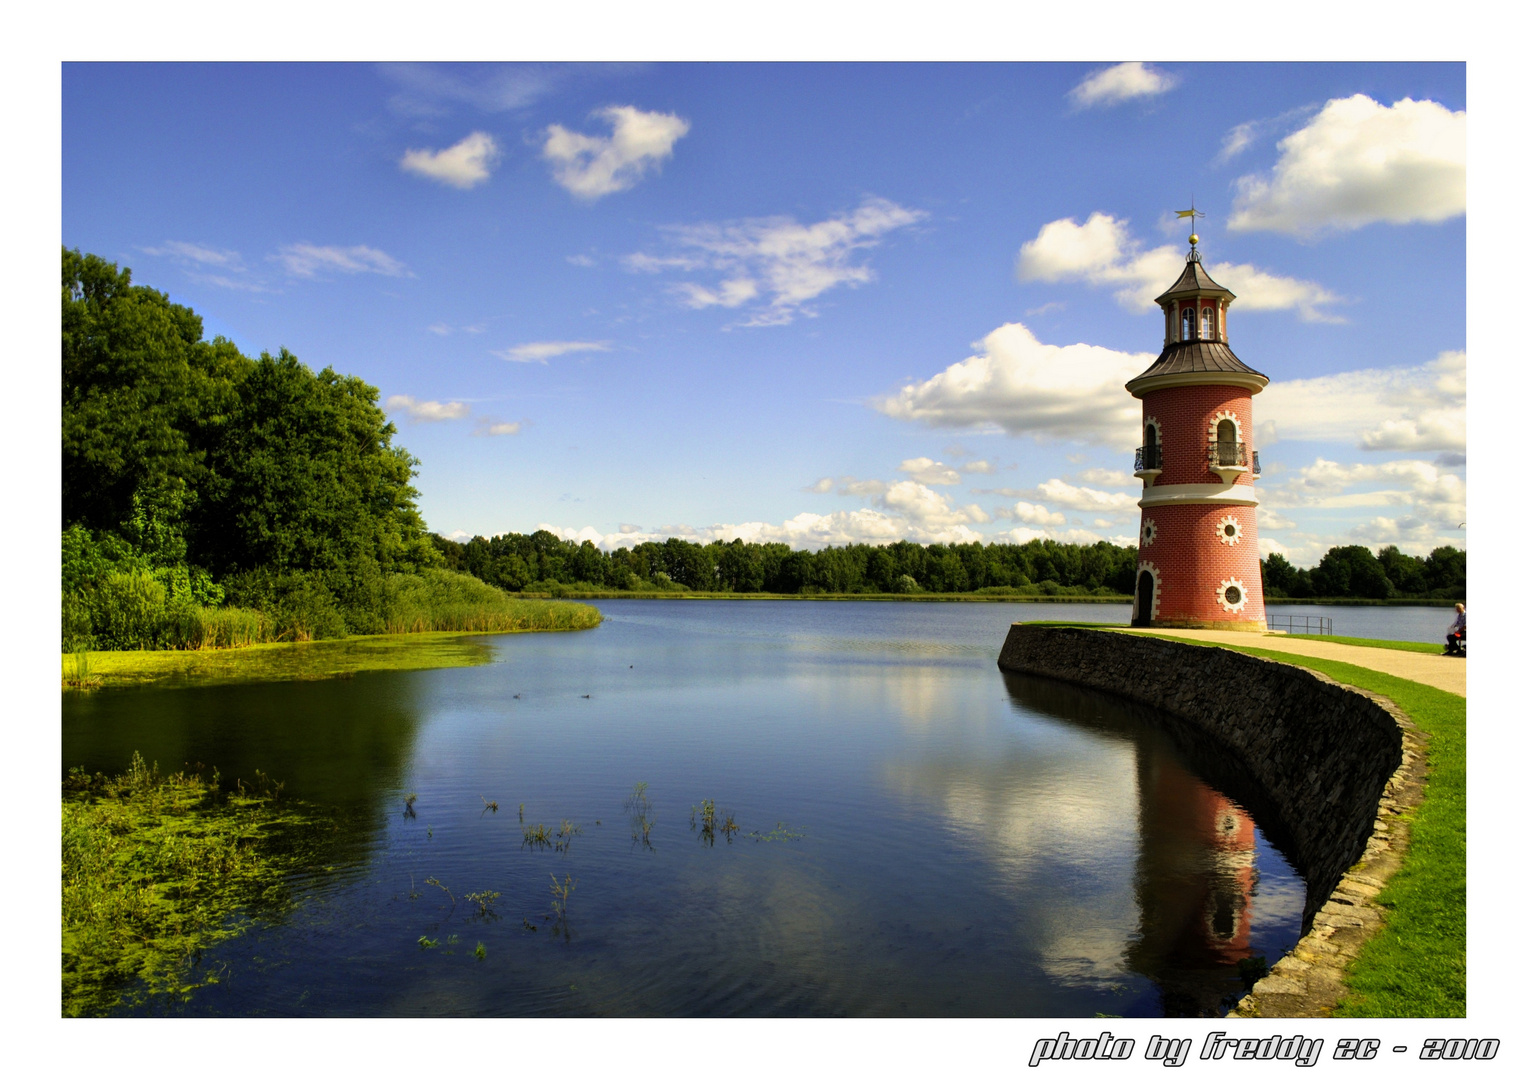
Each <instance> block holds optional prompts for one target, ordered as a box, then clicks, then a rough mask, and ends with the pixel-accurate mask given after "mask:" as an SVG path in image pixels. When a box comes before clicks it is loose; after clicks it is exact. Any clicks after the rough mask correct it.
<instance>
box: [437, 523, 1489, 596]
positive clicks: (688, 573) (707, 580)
mask: <svg viewBox="0 0 1528 1080" xmlns="http://www.w3.org/2000/svg"><path fill="white" fill-rule="evenodd" d="M431 540H432V541H433V542H434V544H435V546H436V548H437V549H438V550H439V551H440V553H441V554H442V556H443V557H444V560H445V565H446V566H448V567H450V568H452V569H454V570H460V571H463V572H465V573H468V574H472V575H473V576H475V577H478V578H480V579H482V580H483V581H486V582H488V583H489V584H491V585H497V586H498V587H499V588H501V589H505V590H508V591H510V592H532V593H551V594H554V595H555V594H561V593H564V592H569V591H572V592H605V591H615V592H632V593H640V592H721V593H774V594H780V595H795V596H803V595H804V596H811V595H821V594H844V595H855V594H882V595H884V594H903V595H908V594H915V593H977V594H986V595H1012V596H1018V597H1025V596H1128V595H1129V594H1130V592H1131V589H1132V587H1133V585H1134V580H1135V568H1136V549H1135V547H1134V546H1133V545H1132V546H1126V547H1121V546H1119V545H1117V544H1111V543H1108V542H1107V541H1099V542H1098V543H1095V544H1062V543H1058V542H1057V541H1054V540H1030V541H1028V542H1027V543H1024V544H997V543H989V544H980V543H970V544H927V545H924V544H914V543H911V542H909V541H899V542H897V543H895V544H886V545H884V546H876V545H870V544H849V545H846V546H843V547H825V548H822V549H821V550H818V551H796V550H792V549H791V547H790V546H789V545H787V544H779V543H773V544H756V543H749V542H745V541H743V540H732V541H723V540H713V541H711V542H710V543H706V544H698V543H694V542H691V541H688V540H683V539H680V538H677V537H675V538H671V539H669V540H666V541H664V542H662V543H657V542H654V541H648V542H645V543H641V544H637V545H634V546H632V547H629V548H627V547H622V548H616V549H615V550H613V551H601V550H600V549H599V548H597V547H595V546H594V544H593V543H591V542H590V541H587V540H585V541H583V542H581V543H580V542H577V541H573V540H563V539H560V538H559V537H558V536H556V535H555V534H553V533H551V532H548V531H546V530H544V529H542V530H538V531H537V532H534V533H531V534H529V535H526V534H523V533H513V532H512V533H504V534H502V535H499V536H495V537H492V538H491V539H490V538H486V537H482V536H475V537H473V538H472V539H471V540H469V541H467V542H465V543H461V542H458V541H455V540H448V539H446V538H445V537H442V536H438V535H432V536H431ZM1262 565H1263V585H1264V595H1265V596H1267V597H1269V598H1271V599H1279V598H1284V597H1291V598H1308V597H1319V598H1323V599H1342V598H1355V599H1357V598H1362V599H1463V597H1464V580H1465V559H1464V552H1462V551H1459V550H1458V549H1456V548H1453V547H1440V548H1437V549H1435V550H1434V551H1433V552H1432V554H1430V555H1428V556H1427V557H1426V558H1425V559H1424V558H1416V557H1414V556H1411V555H1406V554H1403V553H1402V552H1400V551H1399V550H1398V549H1397V548H1395V547H1387V548H1383V549H1381V551H1380V553H1379V555H1378V556H1376V555H1375V554H1374V553H1373V552H1372V551H1370V550H1369V549H1368V548H1366V547H1362V546H1357V545H1355V546H1349V547H1334V548H1332V549H1331V550H1329V551H1328V552H1327V553H1326V554H1325V555H1324V556H1322V558H1321V561H1320V563H1319V564H1318V565H1316V566H1315V567H1313V568H1311V569H1308V570H1307V569H1300V568H1296V567H1294V566H1293V565H1291V564H1290V563H1289V561H1288V560H1287V559H1285V558H1284V557H1283V556H1281V555H1270V556H1269V557H1268V559H1267V560H1265V561H1264V562H1263V564H1262Z"/></svg>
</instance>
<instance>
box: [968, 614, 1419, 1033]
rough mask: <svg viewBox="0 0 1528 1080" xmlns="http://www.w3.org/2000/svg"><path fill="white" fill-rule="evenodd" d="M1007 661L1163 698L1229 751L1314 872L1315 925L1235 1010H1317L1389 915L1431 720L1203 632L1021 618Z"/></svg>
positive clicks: (1310, 906)
mask: <svg viewBox="0 0 1528 1080" xmlns="http://www.w3.org/2000/svg"><path fill="white" fill-rule="evenodd" d="M998 666H999V667H1000V668H1002V669H1004V670H1006V671H1019V672H1024V673H1027V674H1031V675H1041V676H1045V677H1048V678H1054V679H1061V680H1064V681H1066V682H1071V683H1077V684H1080V685H1083V686H1088V687H1092V688H1094V689H1098V690H1104V691H1107V692H1109V693H1114V694H1118V695H1120V696H1123V697H1126V698H1129V699H1130V700H1132V701H1137V702H1141V703H1142V704H1146V705H1150V706H1153V707H1154V708H1157V709H1160V710H1162V711H1163V712H1165V713H1167V714H1169V715H1170V716H1171V717H1173V718H1175V719H1176V720H1178V721H1180V722H1181V723H1182V724H1184V725H1185V726H1186V727H1187V728H1188V729H1189V730H1191V731H1193V732H1195V733H1196V736H1203V737H1205V738H1206V739H1207V740H1209V741H1210V742H1211V743H1212V744H1214V745H1215V746H1216V747H1217V748H1219V749H1221V750H1223V751H1226V752H1228V753H1229V754H1231V755H1232V756H1233V757H1234V758H1235V760H1236V761H1237V762H1238V764H1239V765H1240V767H1241V769H1243V770H1244V771H1245V773H1246V775H1247V777H1248V779H1249V780H1251V781H1252V783H1253V784H1254V785H1255V786H1256V788H1257V789H1259V790H1258V795H1259V797H1258V799H1257V800H1256V801H1257V802H1258V803H1260V804H1261V805H1259V806H1257V807H1256V808H1255V811H1254V812H1255V813H1258V814H1263V815H1266V814H1267V813H1269V812H1271V813H1273V814H1274V815H1276V817H1277V819H1278V820H1277V821H1273V822H1270V821H1267V820H1261V821H1260V822H1259V824H1261V825H1262V826H1263V827H1264V830H1265V832H1274V833H1277V835H1278V839H1279V841H1280V843H1281V846H1282V847H1284V849H1285V854H1286V855H1287V856H1288V857H1289V859H1290V861H1291V862H1292V863H1293V864H1294V865H1295V867H1296V869H1298V870H1299V871H1300V873H1301V874H1302V875H1303V876H1304V877H1305V882H1306V898H1305V912H1304V919H1303V923H1302V930H1303V931H1304V935H1305V936H1304V937H1302V939H1301V941H1300V943H1299V945H1297V946H1296V948H1295V949H1294V951H1293V952H1292V953H1291V954H1290V955H1288V956H1286V957H1284V958H1283V959H1282V960H1280V961H1279V962H1278V963H1277V964H1275V965H1274V968H1273V970H1272V972H1271V973H1270V975H1269V977H1267V978H1265V979H1263V980H1262V981H1260V982H1259V983H1258V984H1257V986H1256V987H1255V988H1254V990H1253V992H1252V994H1250V995H1249V996H1248V998H1247V999H1244V1000H1243V1002H1242V1004H1241V1005H1239V1006H1238V1007H1237V1009H1236V1010H1235V1015H1242V1016H1256V1015H1264V1016H1275V1015H1278V1016H1313V1015H1321V1014H1323V1013H1325V1012H1328V1011H1329V1010H1330V1008H1331V1006H1332V1005H1333V1004H1335V1003H1336V1001H1337V999H1338V997H1339V996H1340V994H1341V990H1342V986H1341V976H1342V970H1343V968H1344V967H1345V965H1346V963H1347V962H1348V961H1349V960H1351V959H1352V957H1353V956H1354V955H1355V954H1356V953H1357V950H1358V948H1359V947H1360V946H1361V945H1362V943H1363V941H1364V940H1366V939H1367V938H1368V937H1370V936H1372V934H1373V933H1374V932H1375V931H1376V930H1377V929H1378V926H1379V922H1380V918H1381V911H1380V909H1379V908H1377V907H1376V906H1375V905H1373V904H1372V902H1371V900H1372V898H1373V897H1374V896H1375V895H1376V894H1377V893H1378V892H1379V890H1380V888H1381V887H1382V886H1383V884H1384V881H1385V880H1386V879H1388V878H1389V876H1390V875H1391V874H1392V873H1394V871H1395V869H1396V868H1397V867H1399V865H1400V855H1401V852H1402V851H1403V850H1404V845H1405V839H1406V830H1405V826H1404V822H1403V821H1402V820H1401V818H1400V814H1401V812H1402V811H1404V810H1407V809H1409V808H1411V807H1413V806H1415V805H1416V804H1417V803H1418V802H1419V801H1420V799H1421V793H1422V780H1423V769H1424V765H1423V760H1424V759H1423V754H1422V741H1421V736H1420V733H1419V732H1418V731H1417V730H1416V728H1415V726H1414V725H1413V724H1412V723H1411V722H1410V720H1409V719H1408V718H1407V717H1406V716H1405V715H1404V714H1402V713H1401V712H1400V711H1399V710H1397V709H1396V708H1395V707H1394V705H1392V704H1391V703H1390V702H1388V701H1385V700H1383V699H1378V698H1375V697H1373V696H1371V695H1369V694H1367V693H1364V692H1362V691H1359V690H1357V689H1355V688H1352V687H1346V686H1342V685H1340V684H1338V683H1336V682H1333V681H1332V680H1330V679H1328V678H1326V677H1325V676H1323V675H1319V674H1316V673H1315V672H1310V671H1306V670H1304V669H1302V668H1297V667H1294V666H1292V665H1290V664H1282V663H1278V662H1275V661H1270V660H1263V659H1260V658H1258V657H1253V656H1247V655H1245V654H1242V653H1237V652H1232V651H1230V650H1228V649H1217V648H1212V647H1206V646H1203V645H1190V644H1186V643H1183V642H1178V641H1166V640H1163V639H1160V638H1150V637H1144V636H1140V635H1136V634H1121V633H1112V632H1109V631H1102V630H1083V629H1075V628H1071V627H1045V626H1026V625H1025V624H1023V623H1015V624H1014V626H1013V627H1012V629H1010V630H1009V632H1008V639H1007V640H1006V641H1005V642H1004V643H1003V651H1002V653H1001V655H1000V656H999V657H998Z"/></svg>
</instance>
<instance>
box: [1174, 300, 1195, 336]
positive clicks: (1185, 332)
mask: <svg viewBox="0 0 1528 1080" xmlns="http://www.w3.org/2000/svg"><path fill="white" fill-rule="evenodd" d="M1194 330H1195V326H1194V309H1193V308H1184V309H1183V313H1182V316H1181V318H1180V319H1179V327H1178V336H1179V340H1181V341H1192V340H1194Z"/></svg>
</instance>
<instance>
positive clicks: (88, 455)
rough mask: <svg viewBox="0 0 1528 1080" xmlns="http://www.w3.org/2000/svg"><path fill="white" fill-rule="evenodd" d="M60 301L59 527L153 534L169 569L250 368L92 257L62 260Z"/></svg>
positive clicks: (192, 317)
mask: <svg viewBox="0 0 1528 1080" xmlns="http://www.w3.org/2000/svg"><path fill="white" fill-rule="evenodd" d="M62 300H63V309H62V325H63V347H62V376H63V378H62V389H63V403H62V427H63V518H64V520H63V524H64V525H65V526H69V525H82V526H84V527H85V528H87V529H91V530H95V531H101V530H119V529H123V528H125V527H126V528H137V529H138V530H140V532H142V531H143V530H148V533H151V534H152V535H149V534H148V533H144V534H143V535H141V536H140V537H139V539H142V540H144V541H146V542H148V543H149V544H150V545H151V546H154V547H156V548H157V549H158V554H159V557H161V558H173V557H174V551H173V550H172V549H178V548H179V547H180V545H181V544H182V543H183V541H184V539H185V538H184V536H183V535H181V534H183V531H184V528H185V524H186V521H185V519H186V515H187V512H188V511H189V510H190V508H191V507H192V506H194V504H195V502H196V496H197V492H198V490H199V488H200V486H201V485H202V483H203V482H204V481H205V480H206V478H207V464H206V457H207V452H208V449H209V447H210V446H211V445H213V444H215V443H216V442H217V441H218V439H219V438H220V436H221V433H222V430H223V429H224V427H225V426H226V424H227V421H228V416H229V411H230V409H231V407H232V406H233V404H234V402H235V400H236V394H235V390H234V385H235V383H236V381H237V380H238V379H239V378H240V377H241V376H242V374H243V373H244V371H245V370H246V369H247V366H248V361H247V360H245V359H244V357H242V356H241V355H240V354H239V352H238V350H237V349H236V348H235V347H234V346H233V345H232V344H231V343H230V342H227V341H224V340H222V339H217V340H214V341H212V342H206V341H203V340H202V322H201V319H200V317H199V316H197V315H196V313H195V312H193V311H192V310H191V309H190V308H187V307H183V306H181V305H179V304H172V303H170V301H169V298H168V297H167V296H165V294H164V293H161V292H156V291H155V290H153V289H149V288H145V287H143V286H138V285H134V284H132V272H131V271H130V270H127V269H123V270H120V271H119V270H118V269H117V267H116V265H115V264H114V263H110V262H107V261H106V260H104V259H102V258H100V257H98V256H95V255H81V254H80V253H79V252H78V251H69V250H64V252H63V292H62ZM134 519H136V523H135V520H134ZM181 557H184V555H183V554H182V555H181Z"/></svg>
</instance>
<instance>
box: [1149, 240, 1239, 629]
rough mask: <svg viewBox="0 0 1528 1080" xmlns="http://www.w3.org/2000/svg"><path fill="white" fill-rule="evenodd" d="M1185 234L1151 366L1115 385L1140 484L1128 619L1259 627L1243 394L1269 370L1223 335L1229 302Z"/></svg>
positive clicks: (1163, 299) (1165, 297) (1164, 298)
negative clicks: (1124, 404)
mask: <svg viewBox="0 0 1528 1080" xmlns="http://www.w3.org/2000/svg"><path fill="white" fill-rule="evenodd" d="M1198 243H1199V237H1198V236H1190V237H1189V245H1190V246H1189V253H1188V262H1187V264H1186V265H1185V266H1184V268H1183V273H1182V274H1181V275H1179V277H1178V280H1177V281H1175V282H1174V283H1173V286H1172V288H1170V289H1168V290H1167V291H1166V292H1165V293H1163V294H1162V295H1161V296H1159V297H1157V303H1159V304H1161V305H1162V311H1163V312H1164V313H1165V315H1166V318H1167V336H1166V340H1165V341H1164V343H1163V348H1162V355H1161V356H1159V357H1157V361H1156V363H1154V364H1152V365H1151V367H1149V368H1147V369H1146V370H1145V371H1144V372H1142V373H1141V374H1139V375H1137V376H1136V377H1135V378H1134V379H1131V380H1130V381H1129V382H1128V383H1126V384H1125V389H1127V390H1129V391H1130V392H1131V393H1132V394H1134V395H1135V396H1136V397H1138V398H1140V399H1141V427H1142V439H1141V441H1142V442H1143V443H1144V444H1145V445H1143V446H1142V447H1141V448H1140V449H1139V450H1137V451H1136V452H1135V475H1136V476H1138V477H1140V478H1141V480H1142V481H1143V482H1144V488H1143V490H1142V493H1141V501H1140V507H1141V538H1140V555H1139V556H1138V560H1137V565H1136V588H1135V608H1134V611H1133V614H1132V618H1131V623H1132V625H1134V626H1180V627H1200V628H1211V629H1220V630H1262V629H1264V628H1265V625H1266V624H1265V622H1264V619H1263V579H1262V574H1261V572H1260V570H1259V567H1258V558H1257V494H1256V492H1255V491H1254V489H1253V480H1254V479H1256V477H1257V474H1258V472H1259V471H1260V465H1259V463H1258V460H1257V452H1256V451H1255V450H1253V448H1252V395H1253V394H1256V393H1257V392H1258V391H1260V390H1262V389H1263V387H1265V386H1267V385H1268V377H1267V376H1266V375H1263V374H1261V373H1259V372H1256V371H1253V370H1252V369H1251V368H1249V367H1248V366H1247V365H1246V364H1243V363H1242V362H1241V361H1240V360H1238V359H1237V358H1236V354H1235V353H1233V352H1231V349H1230V347H1229V346H1228V345H1227V344H1226V309H1227V308H1228V307H1230V305H1231V301H1232V300H1234V299H1236V297H1235V295H1234V294H1233V293H1232V292H1231V291H1230V290H1229V289H1223V288H1221V287H1220V286H1219V285H1217V284H1215V282H1214V281H1212V280H1210V275H1209V274H1207V273H1205V272H1204V267H1203V266H1202V265H1201V264H1200V262H1199V250H1198V247H1197V245H1198Z"/></svg>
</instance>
